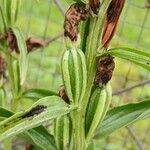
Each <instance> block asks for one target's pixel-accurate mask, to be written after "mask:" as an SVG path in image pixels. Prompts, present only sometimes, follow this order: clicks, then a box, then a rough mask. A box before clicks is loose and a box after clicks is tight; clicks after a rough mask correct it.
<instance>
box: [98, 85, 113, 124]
mask: <svg viewBox="0 0 150 150" xmlns="http://www.w3.org/2000/svg"><path fill="white" fill-rule="evenodd" d="M105 90H106V102H105V107H104V111H103V114H102V118H101V122H102V121H103V119H104V118H105V115H106V113H107V111H108V109H109V105H110V102H111V99H112V87H111V85H110V84H109V83H107V85H106V86H105Z"/></svg>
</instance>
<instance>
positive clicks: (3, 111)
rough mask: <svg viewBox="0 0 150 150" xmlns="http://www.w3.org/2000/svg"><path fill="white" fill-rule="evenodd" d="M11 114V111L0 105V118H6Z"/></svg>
mask: <svg viewBox="0 0 150 150" xmlns="http://www.w3.org/2000/svg"><path fill="white" fill-rule="evenodd" d="M13 114H14V113H13V112H11V111H9V110H6V109H5V108H2V107H0V120H1V119H4V118H8V117H10V116H12V115H13Z"/></svg>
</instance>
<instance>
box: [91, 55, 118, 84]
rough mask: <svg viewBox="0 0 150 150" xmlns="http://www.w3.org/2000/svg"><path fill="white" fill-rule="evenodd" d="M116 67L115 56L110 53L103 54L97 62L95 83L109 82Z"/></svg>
mask: <svg viewBox="0 0 150 150" xmlns="http://www.w3.org/2000/svg"><path fill="white" fill-rule="evenodd" d="M114 68H115V63H114V60H113V57H112V56H110V55H106V56H102V57H101V58H100V60H99V62H98V64H97V71H96V77H95V81H94V84H95V85H99V84H104V85H105V84H107V83H108V82H109V81H110V80H111V78H112V74H113V71H114Z"/></svg>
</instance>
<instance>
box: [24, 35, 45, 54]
mask: <svg viewBox="0 0 150 150" xmlns="http://www.w3.org/2000/svg"><path fill="white" fill-rule="evenodd" d="M26 45H27V50H28V52H32V51H33V49H34V48H40V47H44V46H46V43H45V42H44V41H43V40H42V39H39V38H34V37H30V38H28V39H27V40H26Z"/></svg>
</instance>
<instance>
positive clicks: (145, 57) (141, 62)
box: [106, 47, 150, 71]
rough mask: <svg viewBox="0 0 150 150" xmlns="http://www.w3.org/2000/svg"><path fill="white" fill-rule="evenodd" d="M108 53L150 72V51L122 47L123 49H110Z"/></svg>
mask: <svg viewBox="0 0 150 150" xmlns="http://www.w3.org/2000/svg"><path fill="white" fill-rule="evenodd" d="M106 53H107V54H110V55H112V56H116V57H119V58H122V59H125V60H129V61H130V62H133V63H135V64H137V65H138V66H141V67H143V68H145V69H147V70H148V71H150V52H149V51H145V50H139V49H134V48H127V47H121V48H112V49H109V50H108V51H107V52H106Z"/></svg>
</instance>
